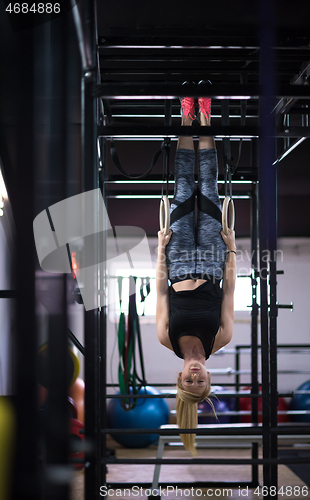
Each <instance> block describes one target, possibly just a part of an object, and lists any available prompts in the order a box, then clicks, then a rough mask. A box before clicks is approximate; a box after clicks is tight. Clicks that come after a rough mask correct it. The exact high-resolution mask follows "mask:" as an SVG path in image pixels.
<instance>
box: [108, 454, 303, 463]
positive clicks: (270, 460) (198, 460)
mask: <svg viewBox="0 0 310 500" xmlns="http://www.w3.org/2000/svg"><path fill="white" fill-rule="evenodd" d="M100 462H101V463H102V464H115V465H116V464H123V465H129V464H136V465H156V464H158V465H263V464H265V465H267V464H270V465H271V464H281V465H285V464H308V463H309V458H308V457H295V456H294V457H287V458H286V457H283V458H268V459H265V458H113V457H112V458H110V457H107V458H102V459H101V461H100Z"/></svg>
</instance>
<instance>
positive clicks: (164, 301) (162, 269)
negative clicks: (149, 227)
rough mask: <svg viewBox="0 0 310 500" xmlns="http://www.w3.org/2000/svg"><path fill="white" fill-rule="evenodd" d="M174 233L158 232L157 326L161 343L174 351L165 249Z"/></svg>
mask: <svg viewBox="0 0 310 500" xmlns="http://www.w3.org/2000/svg"><path fill="white" fill-rule="evenodd" d="M171 234H172V231H171V230H170V232H169V234H168V235H167V236H165V235H164V231H159V232H158V255H157V264H156V292H157V304H156V326H157V337H158V340H159V342H160V343H161V344H162V345H164V346H165V347H168V349H172V346H171V342H170V339H169V334H168V329H169V287H168V271H167V265H166V252H165V247H166V245H167V244H168V243H169V240H170V238H171Z"/></svg>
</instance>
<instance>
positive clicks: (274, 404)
mask: <svg viewBox="0 0 310 500" xmlns="http://www.w3.org/2000/svg"><path fill="white" fill-rule="evenodd" d="M274 157H275V156H274ZM269 179H270V181H269V189H270V201H269V203H270V205H269V211H270V213H269V235H268V239H269V302H270V309H269V329H270V331H269V335H270V353H269V356H270V403H271V415H270V417H271V427H277V424H278V363H277V318H278V307H277V236H278V220H277V212H278V210H277V196H278V193H277V164H275V165H271V168H270V175H269ZM270 446H271V450H270V451H271V458H277V457H278V435H277V434H275V433H273V434H272V435H271V440H270ZM270 471H271V484H272V486H275V487H276V491H277V490H278V466H277V464H275V465H271V467H270Z"/></svg>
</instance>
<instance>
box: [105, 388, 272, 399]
mask: <svg viewBox="0 0 310 500" xmlns="http://www.w3.org/2000/svg"><path fill="white" fill-rule="evenodd" d="M174 391H175V392H174V393H172V392H165V393H162V394H130V395H129V394H107V395H106V398H107V399H161V398H168V399H169V398H175V396H176V389H174ZM212 394H215V395H216V396H220V397H221V398H233V397H234V398H243V397H245V398H260V397H261V396H262V395H261V394H251V393H249V392H248V391H247V392H242V391H240V392H229V393H228V391H225V392H214V393H212ZM212 394H211V397H212Z"/></svg>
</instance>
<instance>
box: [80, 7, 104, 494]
mask: <svg viewBox="0 0 310 500" xmlns="http://www.w3.org/2000/svg"><path fill="white" fill-rule="evenodd" d="M81 8H82V22H83V26H84V28H85V40H86V43H87V47H86V53H87V54H88V61H89V63H88V64H89V66H88V67H87V68H83V71H84V74H83V77H82V170H83V190H84V191H90V190H93V189H96V188H98V187H99V172H98V164H97V116H96V111H97V106H96V100H95V99H94V97H93V96H92V87H93V85H94V84H96V83H97V64H96V21H95V17H96V13H95V2H94V0H91V1H84V2H83V3H82V4H81ZM88 208H89V209H90V208H91V212H92V214H93V217H94V221H99V219H98V218H99V213H98V205H97V204H96V202H94V206H92V207H88ZM92 257H93V259H92V262H93V263H94V264H96V263H98V262H99V260H98V257H99V248H98V245H94V249H93V256H92ZM98 269H99V266H97V270H98ZM98 276H99V274H98V272H97V271H96V270H95V269H94V273H93V276H92V277H90V280H91V281H92V283H90V286H93V288H94V293H95V294H96V293H98ZM99 326H100V325H99V310H98V308H96V309H93V310H89V311H86V312H85V340H84V345H85V439H86V441H87V442H88V444H89V445H91V450H90V451H88V452H86V453H85V462H86V466H85V499H89V498H99V487H100V464H99V458H100V456H99V454H100V428H99V423H100V414H99V413H100V412H99V398H100V393H99V374H100V366H99Z"/></svg>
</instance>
